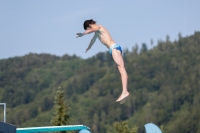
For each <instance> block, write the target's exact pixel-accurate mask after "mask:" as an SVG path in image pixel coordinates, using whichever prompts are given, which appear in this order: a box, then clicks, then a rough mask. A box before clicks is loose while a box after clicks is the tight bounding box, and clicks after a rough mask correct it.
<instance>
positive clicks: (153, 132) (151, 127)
mask: <svg viewBox="0 0 200 133" xmlns="http://www.w3.org/2000/svg"><path fill="white" fill-rule="evenodd" d="M144 127H145V129H146V133H162V131H161V130H160V128H159V127H158V126H156V125H155V124H153V123H148V124H146V125H144Z"/></svg>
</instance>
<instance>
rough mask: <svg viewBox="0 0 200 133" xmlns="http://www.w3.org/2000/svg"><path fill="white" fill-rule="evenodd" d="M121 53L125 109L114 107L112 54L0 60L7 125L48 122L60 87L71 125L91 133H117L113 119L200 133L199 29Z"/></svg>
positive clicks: (116, 80) (166, 131)
mask: <svg viewBox="0 0 200 133" xmlns="http://www.w3.org/2000/svg"><path fill="white" fill-rule="evenodd" d="M123 56H124V60H125V67H126V69H127V72H128V76H129V86H128V89H129V91H130V93H131V95H130V97H129V99H128V100H127V102H126V103H125V104H123V105H120V104H118V103H116V102H115V100H116V99H117V98H118V96H119V95H120V94H121V79H120V74H119V72H118V70H117V66H116V64H115V63H114V61H113V59H112V57H111V56H110V55H109V53H107V52H105V53H104V52H102V53H98V54H97V55H95V56H93V57H91V58H88V59H82V58H80V57H77V56H75V55H74V56H69V55H67V54H66V55H64V56H62V57H59V56H54V55H49V54H33V53H30V54H28V55H25V56H22V57H13V58H8V59H3V60H0V101H1V102H6V103H7V122H8V123H11V124H14V125H17V127H30V126H31V127H33V126H49V125H51V124H50V120H51V118H52V116H53V102H54V96H55V93H56V90H57V88H58V87H59V86H62V87H63V89H64V90H65V99H66V102H67V103H68V105H69V106H70V107H71V113H70V115H71V117H72V118H73V123H74V124H84V125H87V126H89V127H90V128H91V130H92V132H93V133H106V132H107V131H112V130H113V126H112V124H113V122H115V121H125V120H126V121H128V123H129V125H130V127H131V126H138V127H139V132H140V133H143V132H144V124H146V123H148V122H153V123H155V124H157V125H158V126H160V127H162V130H163V133H199V132H200V113H199V112H200V87H199V86H200V32H195V33H194V35H191V36H188V37H184V38H183V37H181V35H179V39H178V40H177V41H174V42H171V41H170V40H169V38H167V39H166V40H165V41H158V44H157V45H156V46H155V47H154V48H152V49H148V48H147V45H146V44H143V45H142V49H141V51H139V50H138V47H137V46H134V47H133V49H132V50H131V51H129V50H124V53H123ZM0 117H1V116H0Z"/></svg>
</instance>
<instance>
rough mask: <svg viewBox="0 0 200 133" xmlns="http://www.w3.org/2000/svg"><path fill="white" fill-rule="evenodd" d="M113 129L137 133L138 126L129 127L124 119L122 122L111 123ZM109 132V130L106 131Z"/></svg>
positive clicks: (119, 132) (118, 132) (125, 132)
mask: <svg viewBox="0 0 200 133" xmlns="http://www.w3.org/2000/svg"><path fill="white" fill-rule="evenodd" d="M113 126H114V128H115V130H116V131H117V132H116V131H115V133H137V132H138V127H136V126H134V127H133V128H131V129H130V128H129V126H128V124H127V122H126V121H122V122H115V123H114V124H113ZM108 133H111V132H108Z"/></svg>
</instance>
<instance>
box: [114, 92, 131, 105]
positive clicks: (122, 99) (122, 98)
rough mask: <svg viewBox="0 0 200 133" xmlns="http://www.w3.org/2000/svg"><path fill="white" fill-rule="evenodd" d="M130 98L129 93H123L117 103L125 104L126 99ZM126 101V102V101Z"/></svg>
mask: <svg viewBox="0 0 200 133" xmlns="http://www.w3.org/2000/svg"><path fill="white" fill-rule="evenodd" d="M128 96H129V93H128V92H126V93H122V94H121V96H120V97H119V98H118V99H117V100H116V102H120V103H121V102H122V103H121V104H123V103H124V102H125V101H126V98H127V97H128ZM124 100H125V101H124Z"/></svg>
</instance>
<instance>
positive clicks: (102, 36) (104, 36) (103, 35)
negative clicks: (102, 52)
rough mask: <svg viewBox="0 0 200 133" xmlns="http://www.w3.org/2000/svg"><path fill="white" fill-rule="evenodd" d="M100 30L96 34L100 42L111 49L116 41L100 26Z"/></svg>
mask: <svg viewBox="0 0 200 133" xmlns="http://www.w3.org/2000/svg"><path fill="white" fill-rule="evenodd" d="M98 26H99V27H100V29H99V30H98V31H96V32H95V34H97V36H98V38H99V40H100V42H101V43H102V44H104V45H105V46H106V47H107V48H110V47H111V46H112V45H113V44H115V42H114V40H113V39H112V37H111V36H110V33H109V32H108V30H107V29H106V28H104V27H103V26H101V25H98Z"/></svg>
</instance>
